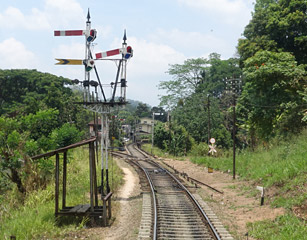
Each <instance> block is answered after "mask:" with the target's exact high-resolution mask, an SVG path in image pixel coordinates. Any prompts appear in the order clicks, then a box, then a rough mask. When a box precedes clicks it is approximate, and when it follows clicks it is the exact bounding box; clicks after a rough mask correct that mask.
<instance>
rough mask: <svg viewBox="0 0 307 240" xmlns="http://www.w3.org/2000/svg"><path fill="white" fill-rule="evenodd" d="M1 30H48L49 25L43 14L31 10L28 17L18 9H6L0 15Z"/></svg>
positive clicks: (36, 10) (35, 9)
mask: <svg viewBox="0 0 307 240" xmlns="http://www.w3.org/2000/svg"><path fill="white" fill-rule="evenodd" d="M0 26H1V27H2V28H10V29H12V28H25V29H28V30H36V29H48V28H50V25H49V23H48V20H47V18H46V16H45V15H44V13H43V12H41V11H40V10H38V9H37V8H32V10H31V14H30V15H24V14H23V13H22V12H21V11H20V10H19V9H18V8H14V7H8V8H7V9H6V10H5V11H4V13H3V14H0Z"/></svg>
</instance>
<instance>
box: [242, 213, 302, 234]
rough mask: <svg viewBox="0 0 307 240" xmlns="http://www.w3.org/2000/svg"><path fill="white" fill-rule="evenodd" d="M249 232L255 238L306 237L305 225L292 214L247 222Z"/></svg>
mask: <svg viewBox="0 0 307 240" xmlns="http://www.w3.org/2000/svg"><path fill="white" fill-rule="evenodd" d="M248 229H249V233H250V235H251V236H252V237H255V238H257V239H267V240H273V239H280V240H288V239H306V225H305V224H304V222H303V221H301V220H299V219H298V218H296V217H295V216H294V215H293V214H286V215H283V216H279V217H277V218H276V219H275V220H265V221H258V222H254V223H249V224H248Z"/></svg>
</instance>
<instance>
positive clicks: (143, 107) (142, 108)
mask: <svg viewBox="0 0 307 240" xmlns="http://www.w3.org/2000/svg"><path fill="white" fill-rule="evenodd" d="M135 115H136V116H137V117H138V118H143V117H151V114H150V108H149V106H148V105H147V104H146V103H139V104H138V106H137V107H136V110H135Z"/></svg>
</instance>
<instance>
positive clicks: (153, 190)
mask: <svg viewBox="0 0 307 240" xmlns="http://www.w3.org/2000/svg"><path fill="white" fill-rule="evenodd" d="M133 163H134V164H135V165H137V166H138V167H139V168H140V169H142V170H143V172H144V173H145V175H146V177H147V180H148V182H149V185H150V189H151V193H152V199H153V208H154V226H153V235H152V239H153V240H156V239H157V225H158V224H157V223H158V211H157V199H156V189H155V187H154V185H153V182H152V180H151V178H150V176H149V174H148V171H147V170H146V169H145V168H143V167H142V166H141V165H140V164H139V163H138V162H133Z"/></svg>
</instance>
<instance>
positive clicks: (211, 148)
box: [209, 138, 216, 155]
mask: <svg viewBox="0 0 307 240" xmlns="http://www.w3.org/2000/svg"><path fill="white" fill-rule="evenodd" d="M209 141H210V143H211V145H209V148H210V149H209V153H211V154H212V155H213V154H214V153H216V149H215V147H216V146H215V145H214V143H215V139H214V138H210V140H209Z"/></svg>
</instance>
